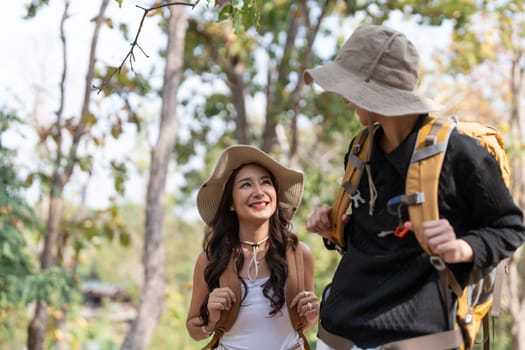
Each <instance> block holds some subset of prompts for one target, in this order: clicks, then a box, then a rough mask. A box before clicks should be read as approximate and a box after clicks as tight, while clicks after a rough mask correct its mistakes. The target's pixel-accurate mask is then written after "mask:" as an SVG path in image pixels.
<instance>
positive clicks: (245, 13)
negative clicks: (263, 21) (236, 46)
mask: <svg viewBox="0 0 525 350" xmlns="http://www.w3.org/2000/svg"><path fill="white" fill-rule="evenodd" d="M261 3H262V1H261V0H235V1H230V2H228V3H227V4H225V5H224V6H222V8H221V9H220V11H219V17H218V19H219V21H224V20H231V22H232V26H233V28H234V33H235V34H240V33H242V31H245V30H248V29H249V28H251V27H255V28H259V25H260V22H259V18H260V13H261V11H260V8H261Z"/></svg>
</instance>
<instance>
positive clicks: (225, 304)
mask: <svg viewBox="0 0 525 350" xmlns="http://www.w3.org/2000/svg"><path fill="white" fill-rule="evenodd" d="M236 302H237V300H236V298H235V293H233V291H232V290H231V289H230V288H228V287H224V288H215V289H214V290H212V292H211V293H210V295H209V297H208V313H209V323H210V324H215V323H217V322H218V321H219V318H220V317H221V311H223V310H225V311H229V310H230V308H231V307H232V304H233V303H236Z"/></svg>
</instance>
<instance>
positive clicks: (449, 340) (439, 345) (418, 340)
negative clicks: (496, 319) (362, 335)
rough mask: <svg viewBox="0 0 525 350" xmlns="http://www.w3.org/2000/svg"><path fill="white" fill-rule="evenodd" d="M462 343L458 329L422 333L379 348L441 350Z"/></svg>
mask: <svg viewBox="0 0 525 350" xmlns="http://www.w3.org/2000/svg"><path fill="white" fill-rule="evenodd" d="M461 344H463V336H462V335H461V331H460V330H459V329H454V330H450V331H445V332H439V333H433V334H429V335H423V336H421V337H415V338H410V339H406V340H400V341H396V342H392V343H388V344H385V345H383V346H382V347H381V350H421V349H424V350H443V349H455V348H458V347H460V346H461Z"/></svg>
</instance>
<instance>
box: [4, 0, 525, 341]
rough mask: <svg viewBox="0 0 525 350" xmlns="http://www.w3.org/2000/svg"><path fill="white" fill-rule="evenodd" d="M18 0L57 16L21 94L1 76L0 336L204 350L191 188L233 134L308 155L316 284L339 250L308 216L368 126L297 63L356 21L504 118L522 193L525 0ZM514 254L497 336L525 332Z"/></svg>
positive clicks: (490, 119) (425, 87)
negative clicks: (192, 307) (380, 26)
mask: <svg viewBox="0 0 525 350" xmlns="http://www.w3.org/2000/svg"><path fill="white" fill-rule="evenodd" d="M16 3H18V4H19V5H16V6H23V8H24V11H23V14H21V15H20V21H24V22H25V23H27V25H29V24H30V23H32V22H34V21H38V20H39V18H40V16H47V17H48V18H51V21H50V22H49V21H48V23H52V24H51V25H47V27H46V28H45V29H42V30H45V31H46V33H49V34H48V35H49V37H50V40H55V42H56V45H49V47H46V48H41V49H42V50H44V52H45V53H44V56H48V57H52V58H53V62H52V64H51V65H49V62H48V65H45V64H44V63H43V62H39V61H38V57H27V59H28V60H29V61H31V64H30V65H27V66H26V67H25V69H26V70H28V71H30V70H31V67H33V68H34V67H36V68H37V69H41V70H39V73H41V74H34V75H32V76H31V78H33V79H34V80H33V81H27V82H26V83H27V84H28V90H27V91H28V93H26V94H24V95H23V96H22V95H17V94H16V93H14V92H13V90H10V89H8V88H6V89H4V90H2V98H1V100H0V180H1V186H0V348H1V349H2V350H4V349H5V350H10V349H12V350H20V349H28V350H42V349H57V350H65V349H85V350H102V349H103V350H110V349H137V350H138V349H200V348H201V347H202V346H203V345H204V343H203V342H201V343H196V342H195V341H193V340H191V338H190V337H189V336H188V335H187V332H186V328H185V318H186V312H187V308H188V305H189V298H190V294H191V288H192V273H193V264H194V261H195V258H196V256H197V254H198V252H199V251H200V249H201V239H202V237H203V235H202V232H203V224H202V222H201V221H200V220H199V218H198V215H197V214H196V211H195V205H194V202H195V191H196V189H197V188H198V186H199V184H200V183H201V182H202V181H203V180H204V179H205V178H206V177H207V175H208V174H209V172H210V171H211V168H212V167H213V165H214V164H215V161H216V159H217V156H218V154H219V152H220V151H221V150H222V149H224V147H226V146H228V145H231V144H235V143H247V144H253V145H257V146H259V147H261V148H262V149H264V150H265V151H267V152H269V153H271V154H273V155H274V156H275V157H276V158H278V159H280V160H281V161H282V162H284V163H286V164H288V165H290V166H292V167H295V168H298V169H302V170H303V171H304V172H305V173H306V184H305V195H304V201H303V204H302V206H301V208H300V210H299V212H298V215H296V217H295V219H294V228H295V231H296V232H297V234H298V235H299V237H300V238H301V239H302V240H304V241H305V242H307V243H308V244H309V245H310V247H311V248H312V251H313V253H314V255H315V258H316V293H317V294H318V295H320V293H321V291H322V289H323V287H324V286H325V285H326V284H327V283H328V282H329V281H330V278H331V275H332V272H333V270H334V268H335V266H336V264H337V261H338V259H339V257H338V255H337V253H335V252H330V251H327V250H325V249H324V246H323V244H322V242H321V240H320V239H319V238H318V237H317V236H315V235H310V234H308V233H307V232H306V230H305V221H306V218H307V216H308V213H309V212H310V211H311V208H313V207H314V206H317V205H319V204H321V203H326V202H329V201H331V199H332V198H333V196H334V195H335V191H336V189H337V187H338V185H339V180H340V178H341V176H342V174H343V165H342V157H343V154H344V152H345V151H346V148H347V146H348V142H349V141H350V139H351V137H352V135H353V134H354V133H355V132H356V130H357V129H358V128H359V125H358V124H357V120H356V118H353V113H354V111H353V110H351V109H349V107H348V106H347V105H345V104H343V103H342V101H341V99H340V98H338V97H337V96H333V95H330V94H320V93H319V91H316V89H317V88H316V87H313V88H312V87H305V86H304V85H303V82H302V80H301V77H302V72H303V70H304V69H305V68H308V67H313V66H316V65H319V64H323V63H325V62H327V61H329V60H331V59H333V57H334V55H335V52H336V50H337V48H338V47H339V46H340V45H341V44H342V43H343V42H344V40H345V39H346V38H347V37H348V36H349V35H350V34H351V32H352V31H353V30H354V29H355V28H356V27H357V26H359V25H361V24H364V23H385V24H387V25H390V26H392V27H394V28H395V29H398V30H400V31H402V32H404V33H406V34H407V36H408V37H409V38H410V39H411V40H413V41H414V43H415V44H416V46H417V47H418V49H419V50H420V52H421V55H422V60H421V78H420V84H419V87H418V90H419V92H421V93H423V94H425V95H427V96H429V97H432V98H434V99H435V100H437V101H439V102H441V103H442V104H444V105H446V106H447V109H446V110H445V111H443V113H440V114H439V115H437V116H448V115H452V114H455V115H458V116H459V118H460V119H463V120H482V121H485V122H487V123H491V124H493V125H496V126H497V127H498V128H499V129H500V130H501V131H502V133H503V134H504V137H505V142H506V146H507V152H508V155H509V158H510V160H511V163H512V170H513V187H512V192H513V196H514V198H515V199H516V201H517V202H518V203H519V204H520V206H521V207H524V203H525V197H524V195H525V193H524V185H525V179H524V178H523V176H524V174H525V171H524V166H525V163H524V161H523V158H524V157H523V156H524V154H523V142H524V131H525V124H524V114H523V106H524V104H523V102H524V98H525V92H524V91H523V89H522V88H523V78H524V72H525V57H524V49H525V17H524V5H523V2H522V0H497V1H496V0H442V1H419V0H379V1H368V0H351V1H340V0H321V1H311V0H295V1H294V0H273V1H263V0H244V1H242V0H222V1H220V0H215V1H214V0H201V1H198V0H196V1H195V2H191V3H187V4H186V3H183V2H177V3H175V2H172V3H169V2H160V1H157V2H155V1H154V0H151V1H141V2H133V1H131V0H90V1H89V2H88V1H86V0H20V1H17V2H16ZM79 3H83V6H84V7H83V8H86V7H89V9H90V10H89V13H93V15H92V16H91V15H90V17H88V18H86V19H84V18H85V17H82V16H80V14H82V13H81V12H82V11H81V10H79V8H78V7H75V6H78V5H79ZM87 4H89V5H87ZM9 6H13V5H9ZM49 8H53V9H54V10H53V12H50V11H49ZM125 8H128V12H126V13H127V14H128V15H126V16H123V15H122V13H121V12H120V11H124V9H125ZM129 8H132V11H131V12H130V11H129ZM6 11H8V10H6ZM130 13H131V14H132V15H131V16H130V15H129V14H130ZM142 16H143V17H142ZM79 28H85V30H84V29H82V35H74V34H72V33H77V32H78V30H79ZM75 30H77V31H75ZM3 31H4V33H3V35H4V37H8V36H9V37H10V38H12V39H14V40H16V35H17V34H16V32H13V31H11V30H10V28H7V27H6V26H5V24H4V28H3ZM148 33H149V34H148ZM151 33H153V34H151ZM46 35H47V34H46ZM110 38H111V40H110ZM152 38H153V39H152ZM31 44H32V43H30V42H27V43H23V45H31ZM79 46H82V47H83V49H82V50H79V49H78V47H79ZM22 47H23V46H22ZM13 56H14V55H13V54H12V53H9V52H4V54H3V62H4V65H6V66H7V67H4V68H7V70H9V69H10V66H14V65H16V64H21V62H16V61H14V60H13V59H12V58H11V57H13ZM108 57H109V58H108ZM79 65H81V66H82V69H81V76H82V78H81V79H73V78H71V77H72V75H73V74H74V73H75V71H74V70H73V69H71V67H78V66H79ZM7 70H6V71H7ZM26 80H27V79H26ZM522 265H523V260H522V259H521V251H520V252H518V253H517V254H516V255H515V256H514V258H513V260H512V264H511V265H510V268H509V271H508V274H507V278H506V279H505V285H504V289H503V297H502V303H503V311H502V313H501V315H500V317H498V318H497V319H496V320H495V323H494V326H493V332H494V337H493V338H492V343H493V348H494V349H509V350H510V349H518V350H524V349H525V289H524V288H522V285H523V266H522ZM315 332H316V329H313V330H310V331H308V333H307V335H308V337H309V339H310V340H311V343H312V345H314V344H315Z"/></svg>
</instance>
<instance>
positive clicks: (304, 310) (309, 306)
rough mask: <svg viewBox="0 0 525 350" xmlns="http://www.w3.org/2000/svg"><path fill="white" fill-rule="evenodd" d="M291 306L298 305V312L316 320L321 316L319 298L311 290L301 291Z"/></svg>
mask: <svg viewBox="0 0 525 350" xmlns="http://www.w3.org/2000/svg"><path fill="white" fill-rule="evenodd" d="M290 306H291V307H294V306H296V307H297V314H298V315H299V316H304V317H306V319H307V320H309V321H315V320H316V319H317V317H318V316H319V298H318V297H317V296H316V295H315V293H314V292H311V291H302V292H299V293H298V294H297V295H296V296H295V297H294V298H293V300H292V303H291V304H290Z"/></svg>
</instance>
